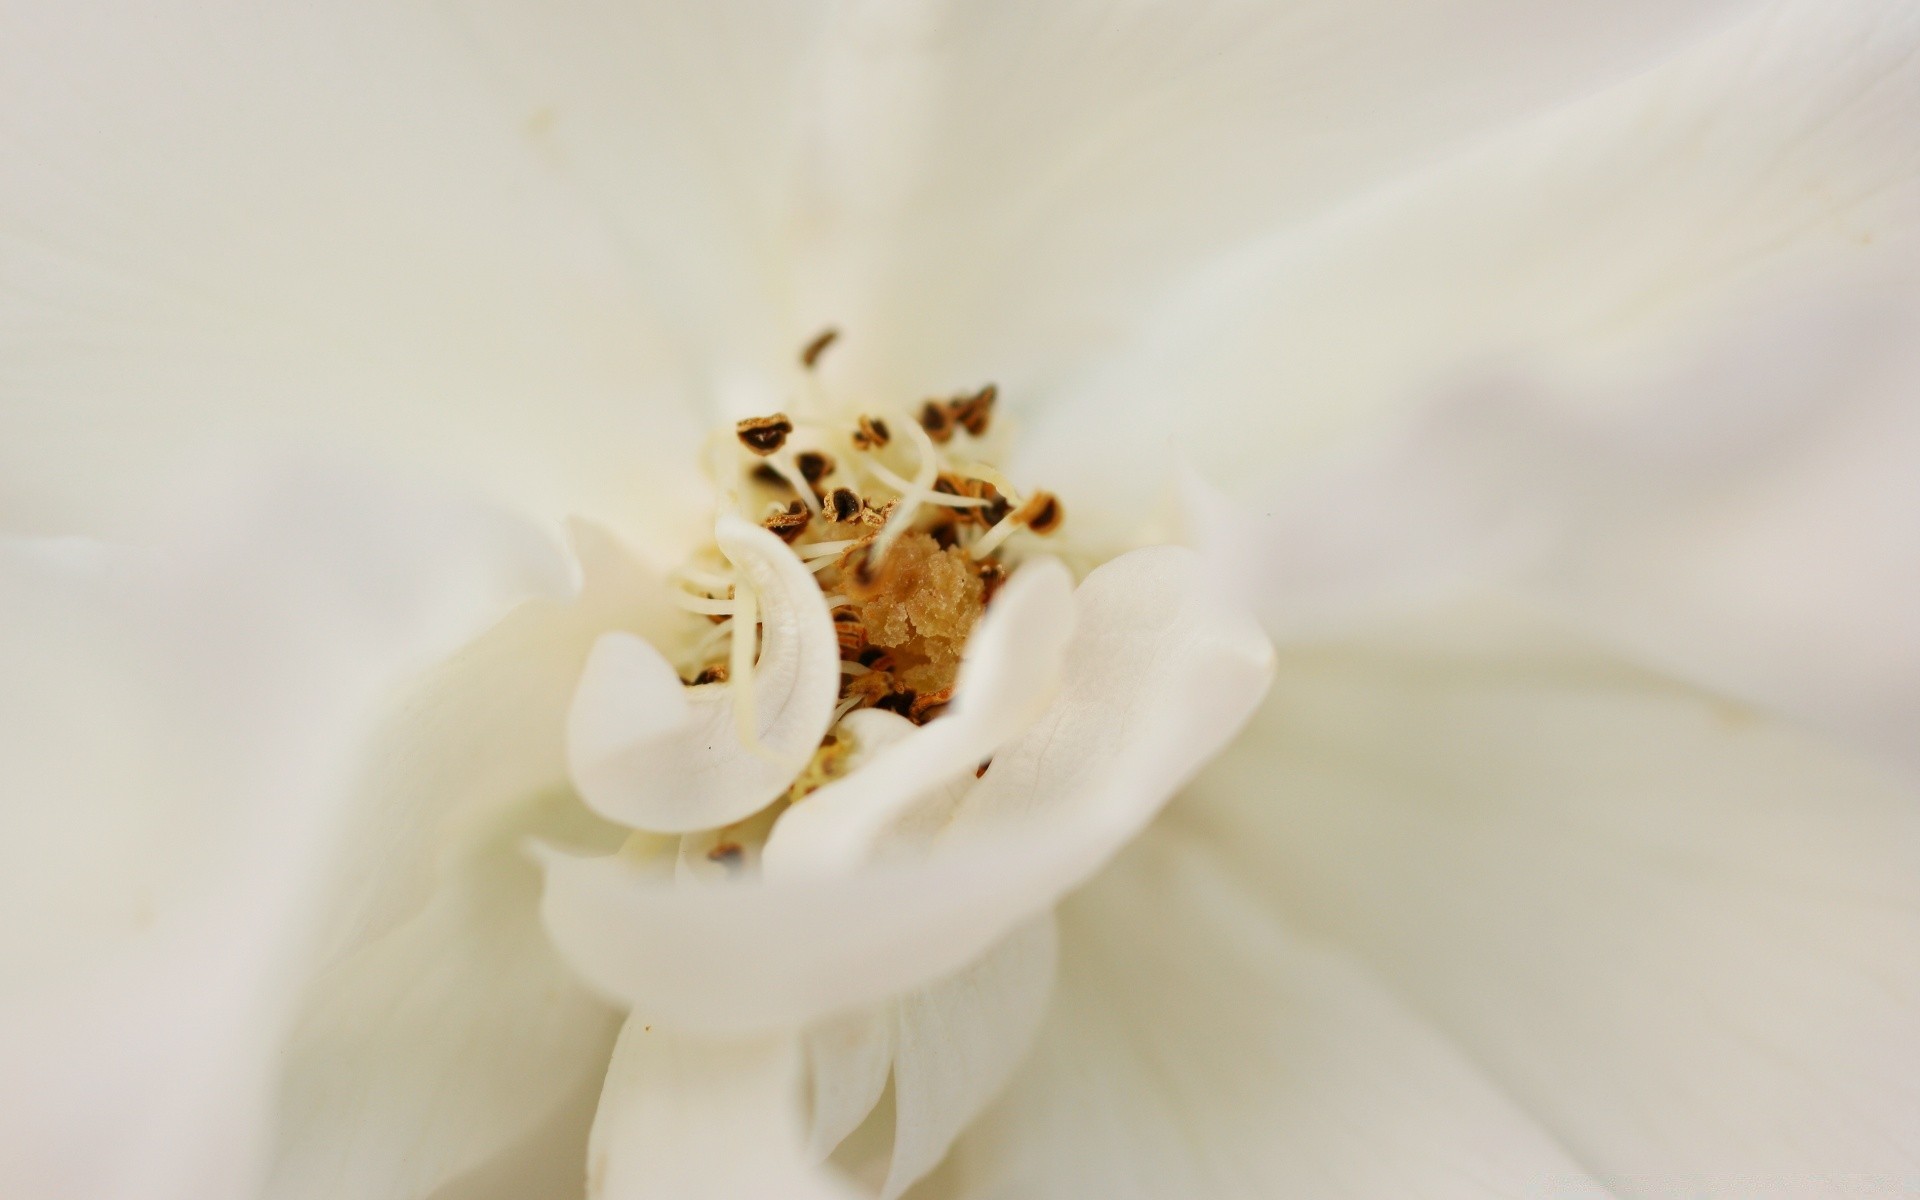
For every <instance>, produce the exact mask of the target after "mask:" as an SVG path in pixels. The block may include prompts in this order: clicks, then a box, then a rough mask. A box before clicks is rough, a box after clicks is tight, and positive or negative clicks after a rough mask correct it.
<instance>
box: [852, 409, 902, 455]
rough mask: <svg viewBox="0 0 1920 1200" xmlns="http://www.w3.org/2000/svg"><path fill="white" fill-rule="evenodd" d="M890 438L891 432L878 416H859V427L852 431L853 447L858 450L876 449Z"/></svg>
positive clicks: (891, 438) (891, 437)
mask: <svg viewBox="0 0 1920 1200" xmlns="http://www.w3.org/2000/svg"><path fill="white" fill-rule="evenodd" d="M891 440H893V433H892V432H891V431H890V430H889V429H888V428H887V423H886V422H885V421H882V420H881V419H880V418H879V417H861V418H860V425H859V428H857V429H855V430H854V431H853V444H854V447H855V448H856V449H860V450H878V449H879V448H880V447H882V446H884V445H886V444H887V443H888V442H889V441H891Z"/></svg>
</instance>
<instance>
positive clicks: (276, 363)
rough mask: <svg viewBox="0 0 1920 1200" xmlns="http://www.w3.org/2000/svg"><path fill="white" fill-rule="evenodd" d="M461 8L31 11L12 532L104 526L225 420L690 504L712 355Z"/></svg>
mask: <svg viewBox="0 0 1920 1200" xmlns="http://www.w3.org/2000/svg"><path fill="white" fill-rule="evenodd" d="M447 7H448V6H439V5H420V4H398V5H396V4H383V3H379V2H378V0H323V2H320V3H314V4H301V5H299V6H297V7H289V8H279V9H269V8H264V7H261V6H259V5H254V4H248V3H244V2H242V0H158V2H154V3H127V2H119V0H82V2H80V3H75V4H60V5H51V6H49V5H44V4H37V3H33V2H32V0H16V2H9V3H7V4H5V5H4V6H0V112H3V113H4V114H5V116H4V118H0V139H4V144H5V147H6V152H5V153H4V154H3V155H0V231H3V232H0V279H3V280H4V283H0V480H3V481H4V482H0V512H4V514H5V516H4V520H5V521H6V522H7V523H8V526H9V527H10V528H14V529H22V528H25V529H32V530H35V531H56V532H59V531H66V530H69V529H75V528H82V529H92V528H94V527H96V526H97V525H98V524H99V523H100V522H101V521H103V520H107V519H109V518H110V516H112V515H113V514H116V513H122V512H124V511H125V510H126V508H127V507H128V506H129V505H131V506H134V507H136V508H137V507H139V506H143V505H145V504H148V503H151V502H152V501H153V499H154V498H155V497H156V496H158V495H160V494H161V491H160V488H161V485H162V484H164V483H165V482H166V481H167V480H168V478H169V473H170V469H171V468H172V467H173V466H174V465H175V460H176V457H177V456H178V455H180V454H181V453H183V452H188V451H190V450H191V449H192V448H193V447H195V446H196V445H197V444H198V443H200V442H201V441H202V440H203V439H206V438H208V437H223V436H232V437H254V436H262V437H268V438H273V439H286V438H291V439H295V440H297V441H298V442H299V443H300V444H303V445H319V446H335V447H341V446H344V447H346V448H348V449H350V450H352V451H353V452H356V453H359V454H364V455H374V456H381V457H385V458H388V459H390V460H391V461H393V462H396V463H404V464H406V465H407V466H408V467H409V468H410V469H414V470H420V469H423V468H425V469H431V470H436V471H440V472H446V473H454V474H458V475H459V476H460V477H461V478H462V479H464V480H465V481H467V482H469V483H478V484H482V485H484V486H486V487H488V488H489V489H492V490H495V491H497V492H499V493H502V494H506V495H510V496H511V497H513V498H514V499H516V500H520V501H523V502H525V503H527V504H529V505H531V506H535V507H537V508H538V509H539V510H540V511H541V512H542V513H543V515H546V516H548V517H550V518H558V517H559V516H561V515H563V514H564V513H566V512H568V511H571V510H573V509H575V508H579V507H588V508H593V509H597V510H602V511H605V510H608V509H613V508H618V509H620V510H623V511H639V510H640V509H642V508H643V507H644V508H646V509H648V510H650V511H653V512H655V513H660V514H665V513H666V512H668V511H669V510H670V505H663V504H661V503H660V501H659V499H658V497H657V496H656V495H655V494H653V487H654V485H655V484H656V483H657V482H658V481H659V480H661V479H664V478H667V477H669V475H671V477H672V478H673V479H674V481H675V488H676V490H677V489H678V488H680V487H681V486H683V485H684V484H685V483H686V481H689V480H691V479H692V472H691V470H690V467H691V464H692V458H691V454H692V451H693V449H694V448H695V447H696V446H697V444H698V438H699V436H700V435H701V434H702V433H703V432H704V431H703V429H702V428H701V426H702V424H703V423H702V422H701V421H699V420H696V419H694V418H693V414H692V404H691V400H690V398H692V397H697V396H698V395H699V394H700V392H699V388H698V387H697V385H696V383H695V375H696V373H694V372H692V371H691V369H690V368H689V367H688V366H687V363H686V361H685V359H684V354H683V350H682V349H681V348H680V347H678V346H676V345H675V344H673V343H672V342H670V341H669V340H668V339H667V337H666V336H665V333H664V328H665V327H664V325H663V323H662V321H661V320H660V319H659V318H658V316H657V312H658V309H657V306H656V304H655V300H654V298H652V297H648V296H645V295H643V293H642V289H641V288H640V287H639V286H638V282H639V280H640V278H641V275H640V273H639V272H637V271H635V270H634V269H633V266H632V265H630V264H629V263H628V261H627V260H626V258H625V255H624V252H623V250H622V248H621V246H620V243H619V240H618V239H617V238H615V237H612V236H610V235H609V232H608V230H607V229H606V227H605V226H604V224H603V222H602V219H601V216H600V214H599V213H598V212H597V211H596V210H595V209H594V207H593V206H592V205H591V204H588V203H585V202H583V201H582V199H581V197H580V196H579V195H578V194H577V189H576V188H575V186H574V183H573V181H572V180H570V179H569V178H568V177H567V173H566V170H565V168H564V164H562V163H557V162H555V161H554V159H553V158H552V157H551V155H550V154H548V153H547V152H546V141H545V132H544V125H550V124H551V123H552V122H551V120H548V121H547V122H545V123H544V125H543V122H542V121H541V120H540V110H539V109H538V107H537V106H533V105H527V106H522V105H519V104H505V103H502V102H501V101H502V99H503V98H502V97H501V95H500V92H499V88H498V86H497V81H496V77H495V75H494V74H493V71H492V68H491V67H490V65H489V64H487V63H486V62H484V61H483V59H482V58H481V57H480V56H478V55H476V53H475V48H474V46H473V44H472V42H471V41H470V40H469V38H468V36H467V34H466V33H465V32H464V30H463V28H462V27H461V25H460V23H459V22H457V21H454V20H452V19H450V16H449V13H448V11H447ZM662 7H663V8H664V7H666V6H662ZM634 69H635V72H636V74H638V73H641V72H642V71H643V68H640V67H639V66H638V65H637V64H636V65H635V68H634ZM677 111H680V109H678V108H670V107H667V106H661V105H655V106H651V108H650V109H649V111H648V114H647V118H646V119H648V120H649V121H653V122H656V123H658V122H661V121H662V120H664V119H665V117H666V116H667V115H668V114H671V113H674V112H677ZM674 233H675V235H676V236H680V237H684V238H691V236H692V231H691V228H690V227H685V226H679V227H675V229H674ZM643 460H644V461H645V462H646V463H647V469H646V470H645V471H640V470H636V469H635V464H636V462H639V461H643Z"/></svg>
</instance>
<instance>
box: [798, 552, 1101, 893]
mask: <svg viewBox="0 0 1920 1200" xmlns="http://www.w3.org/2000/svg"><path fill="white" fill-rule="evenodd" d="M1073 607H1074V601H1073V577H1072V576H1071V575H1069V574H1068V573H1067V569H1066V568H1065V567H1063V566H1061V565H1060V563H1059V562H1058V561H1056V560H1054V559H1050V558H1049V559H1037V560H1035V561H1032V562H1029V563H1026V564H1024V565H1023V566H1021V568H1020V569H1019V570H1018V571H1016V572H1015V573H1014V576H1013V578H1012V579H1010V580H1009V581H1008V582H1007V584H1006V586H1005V587H1004V588H1002V589H1001V591H1000V593H999V594H998V595H997V596H995V597H994V602H993V606H992V607H991V608H989V609H988V610H987V613H986V615H985V616H984V617H982V618H981V620H980V624H979V627H978V628H976V629H975V630H974V632H973V635H972V636H971V637H969V638H968V639H967V648H966V656H965V658H964V660H963V661H962V663H961V665H960V677H959V680H958V682H957V683H956V684H955V686H954V695H953V703H952V704H951V705H950V706H949V707H948V709H947V711H946V712H945V713H944V714H942V715H941V716H940V717H939V718H938V719H937V720H935V721H933V722H931V723H929V724H927V725H926V726H924V727H922V728H920V729H918V730H912V731H911V732H908V731H901V732H902V734H903V735H904V736H899V737H898V740H896V741H892V742H891V744H889V745H887V746H885V747H884V749H881V750H880V751H879V752H878V753H874V754H871V755H867V756H864V757H863V758H862V759H861V760H860V761H858V762H857V763H855V764H854V765H853V769H852V770H851V771H850V772H849V773H848V774H847V775H846V776H844V777H842V778H840V779H837V780H835V781H834V782H832V783H829V784H827V785H826V786H825V787H823V788H821V789H819V790H818V791H816V792H814V793H813V794H811V795H809V796H808V797H807V798H806V800H805V801H804V802H803V803H800V804H796V805H794V806H793V807H792V808H790V809H788V810H787V811H786V812H785V813H783V814H782V815H781V817H780V820H779V822H778V823H777V824H775V825H774V827H773V833H772V834H771V835H770V836H769V837H768V839H767V848H766V870H767V875H768V878H769V879H783V878H806V877H809V876H812V877H819V876H823V875H836V874H841V873H843V872H845V871H847V870H850V869H852V868H853V867H855V866H858V865H859V864H861V863H864V862H866V861H867V860H869V859H870V858H871V857H872V856H873V855H874V854H875V853H877V852H879V851H880V850H881V849H882V848H883V847H882V845H881V842H882V839H883V838H884V837H885V835H886V834H887V833H888V832H889V831H890V830H891V829H893V828H894V827H896V826H898V825H899V824H900V823H901V822H903V821H912V820H914V819H915V817H916V810H917V809H920V808H922V807H925V806H926V805H927V804H928V802H929V800H936V799H937V798H938V797H943V796H945V795H946V794H947V793H949V792H951V791H952V790H953V785H954V783H955V782H956V781H958V782H959V783H961V784H962V785H964V784H965V783H967V782H970V781H971V779H972V777H973V775H974V773H975V771H976V770H977V769H978V768H979V765H980V764H981V763H982V762H984V761H985V760H986V759H987V758H989V757H990V756H992V754H993V753H994V751H996V750H998V749H999V748H1000V746H1001V744H1002V743H1004V742H1005V741H1006V740H1007V739H1008V738H1011V737H1013V736H1015V735H1016V734H1018V733H1019V732H1020V731H1021V730H1023V729H1025V728H1026V727H1027V726H1028V725H1030V724H1032V723H1033V721H1034V719H1035V718H1037V717H1038V716H1039V715H1040V714H1041V713H1042V712H1043V711H1045V709H1046V706H1047V704H1048V703H1049V702H1050V701H1051V700H1052V699H1053V697H1054V695H1055V694H1056V693H1057V692H1058V690H1059V687H1060V673H1061V669H1062V665H1063V662H1064V659H1065V658H1066V653H1067V645H1068V640H1069V639H1070V638H1071V637H1072V636H1073V625H1074V615H1073ZM864 728H865V727H864V726H863V727H861V730H864ZM861 730H856V735H858V733H859V732H861ZM859 744H860V745H861V747H862V749H865V743H864V742H862V743H859ZM940 807H945V806H944V805H942V806H940ZM934 819H936V820H937V814H936V817H935V818H934ZM924 824H926V822H924V821H923V822H922V825H924ZM937 830H938V825H937V824H935V825H934V826H933V829H932V830H931V831H926V832H927V833H929V834H930V833H931V832H937Z"/></svg>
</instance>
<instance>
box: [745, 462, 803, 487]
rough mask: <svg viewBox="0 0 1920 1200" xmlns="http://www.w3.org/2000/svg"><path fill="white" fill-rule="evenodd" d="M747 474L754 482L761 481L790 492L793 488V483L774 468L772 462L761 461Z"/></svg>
mask: <svg viewBox="0 0 1920 1200" xmlns="http://www.w3.org/2000/svg"><path fill="white" fill-rule="evenodd" d="M747 474H748V475H749V476H750V477H751V478H752V479H753V481H754V482H755V483H763V484H765V485H767V486H768V487H770V488H779V489H781V490H782V491H788V492H790V491H792V490H793V485H792V484H791V483H788V482H787V477H786V476H785V475H782V474H781V473H780V472H778V471H776V470H774V467H773V464H772V463H764V462H763V463H761V464H759V465H758V466H756V467H754V469H753V470H751V471H749V472H748V473H747Z"/></svg>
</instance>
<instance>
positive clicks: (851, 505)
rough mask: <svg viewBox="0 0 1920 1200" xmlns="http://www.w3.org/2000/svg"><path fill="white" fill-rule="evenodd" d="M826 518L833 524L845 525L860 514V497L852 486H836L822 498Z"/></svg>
mask: <svg viewBox="0 0 1920 1200" xmlns="http://www.w3.org/2000/svg"><path fill="white" fill-rule="evenodd" d="M822 507H823V508H825V510H826V513H827V519H828V520H830V521H832V522H833V523H834V524H835V525H845V524H847V523H848V522H849V521H852V520H854V519H855V518H856V517H858V516H859V515H860V507H861V506H860V497H859V495H858V494H857V493H855V492H854V490H853V489H852V488H844V487H837V488H835V489H833V490H832V491H830V492H828V493H827V494H826V496H825V497H823V499H822Z"/></svg>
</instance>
